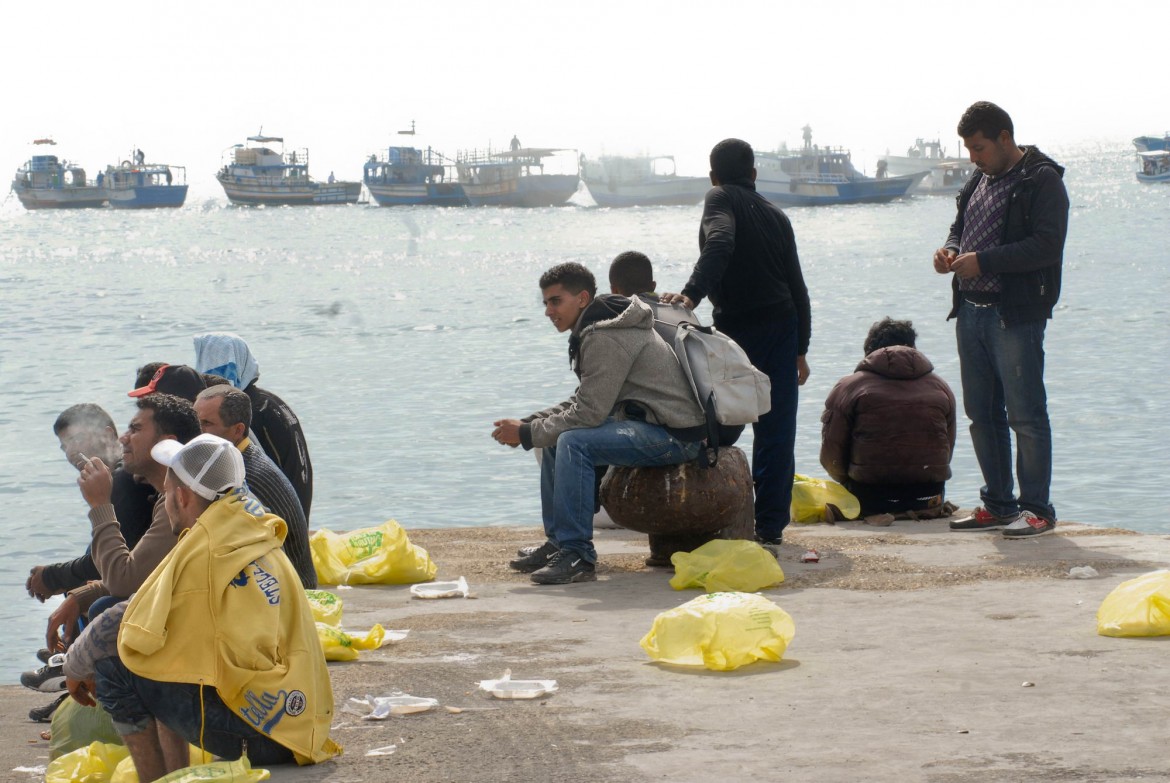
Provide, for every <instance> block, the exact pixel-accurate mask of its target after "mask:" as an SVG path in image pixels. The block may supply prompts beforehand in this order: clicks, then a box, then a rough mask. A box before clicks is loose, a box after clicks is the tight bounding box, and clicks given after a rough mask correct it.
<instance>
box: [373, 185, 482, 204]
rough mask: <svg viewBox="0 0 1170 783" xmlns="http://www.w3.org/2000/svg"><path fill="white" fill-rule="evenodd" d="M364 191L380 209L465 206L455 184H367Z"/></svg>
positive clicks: (459, 187)
mask: <svg viewBox="0 0 1170 783" xmlns="http://www.w3.org/2000/svg"><path fill="white" fill-rule="evenodd" d="M366 189H367V190H368V191H370V196H371V197H372V198H373V199H374V201H375V202H377V204H378V206H380V207H406V206H432V207H463V206H466V205H467V196H466V194H464V192H463V186H462V185H460V184H459V183H457V182H433V183H425V182H424V183H418V184H411V185H377V184H375V185H371V184H370V183H369V182H367V183H366Z"/></svg>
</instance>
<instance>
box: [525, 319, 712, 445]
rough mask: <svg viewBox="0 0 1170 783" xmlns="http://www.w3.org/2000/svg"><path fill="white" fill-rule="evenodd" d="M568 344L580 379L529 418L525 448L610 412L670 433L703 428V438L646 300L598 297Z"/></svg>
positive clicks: (699, 418) (695, 407)
mask: <svg viewBox="0 0 1170 783" xmlns="http://www.w3.org/2000/svg"><path fill="white" fill-rule="evenodd" d="M615 310H616V313H615V312H614V311H615ZM569 341H570V357H572V360H573V362H574V370H575V371H576V372H577V375H578V377H579V378H580V379H581V384H580V385H579V386H578V387H577V391H575V392H574V393H573V396H571V397H570V398H569V399H568V400H566V401H564V402H562V403H560V404H559V405H554V406H552V407H551V408H546V409H545V410H542V411H538V412H536V413H534V414H532V415H531V416H528V417H526V419H525V423H524V424H522V425H521V426H520V443H521V445H523V446H524V448H526V449H531V448H533V447H542V448H547V447H549V446H555V445H556V442H557V437H558V436H560V434H561V433H562V432H565V431H566V430H573V429H584V428H588V427H597V426H600V425H601V424H602V423H603V422H605V420H606V419H607V418H609V417H611V416H612V417H614V418H616V419H628V418H631V417H637V418H640V419H644V420H645V421H647V422H649V423H651V424H658V425H660V426H663V427H666V428H669V429H670V430H672V431H683V430H689V429H691V428H699V431H698V434H697V436H696V437H695V438H694V440H699V439H701V438H702V430H701V425H702V424H703V422H704V419H703V413H702V411H701V410H700V409H699V404H698V403H697V402H695V397H694V394H693V392H692V391H691V388H690V385H689V383H688V381H687V379H686V376H685V375H684V374H683V369H682V367H681V366H679V363H678V358H677V357H676V356H675V355H674V350H673V349H671V347H670V346H669V345H667V344H666V343H665V342H664V341H663V339H662V338H661V337H659V336H658V333H657V332H655V331H654V311H653V310H652V309H651V308H650V306H649V305H647V304H646V303H645V302H642V301H641V300H639V299H637V298H636V297H635V298H634V299H632V300H631V299H626V298H625V297H614V296H599V297H597V298H596V299H595V300H594V301H593V302H592V303H590V305H589V306H588V307H586V308H585V310H583V311H582V312H581V315H580V317H579V318H578V320H577V324H576V325H574V327H573V330H572V334H571V335H570V337H569ZM684 439H685V438H684Z"/></svg>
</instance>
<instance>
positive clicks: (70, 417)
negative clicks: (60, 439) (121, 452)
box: [53, 402, 118, 436]
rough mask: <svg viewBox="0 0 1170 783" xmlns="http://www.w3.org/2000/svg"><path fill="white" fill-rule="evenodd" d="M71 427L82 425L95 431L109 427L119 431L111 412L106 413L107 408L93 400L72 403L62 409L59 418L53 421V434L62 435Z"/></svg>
mask: <svg viewBox="0 0 1170 783" xmlns="http://www.w3.org/2000/svg"><path fill="white" fill-rule="evenodd" d="M69 427H81V428H83V429H87V430H94V431H99V430H102V429H105V428H106V427H109V428H110V429H112V430H113V431H114V432H117V431H118V427H117V426H116V425H115V424H114V419H113V418H112V417H111V416H110V414H108V413H106V409H105V408H103V407H102V406H100V405H98V404H97V403H93V402H82V403H78V404H77V405H70V406H69V407H68V408H66V409H65V410H63V411H61V414H60V415H59V416H57V420H56V421H55V422H53V434H54V435H57V436H60V434H61V433H62V432H64V431H65V430H66V429H68V428H69Z"/></svg>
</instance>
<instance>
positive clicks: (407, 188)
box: [362, 147, 467, 207]
mask: <svg viewBox="0 0 1170 783" xmlns="http://www.w3.org/2000/svg"><path fill="white" fill-rule="evenodd" d="M454 174H455V167H454V165H453V164H452V163H451V162H450V161H448V160H447V159H446V158H445V157H443V155H441V154H439V153H438V152H436V151H434V150H432V149H431V148H430V147H427V148H426V150H420V149H417V148H415V147H389V148H387V150H386V155H385V157H383V158H381V159H380V160H379V158H378V156H377V155H371V156H370V159H369V160H367V161H366V164H365V166H364V167H363V168H362V181H363V182H364V183H365V184H366V190H368V191H370V195H371V196H372V197H373V199H374V201H376V202H377V203H378V206H380V207H394V206H404V205H411V204H422V205H430V206H448V207H462V206H465V205H466V204H467V196H466V195H464V193H463V186H462V185H460V184H459V183H458V182H456V181H455V176H454Z"/></svg>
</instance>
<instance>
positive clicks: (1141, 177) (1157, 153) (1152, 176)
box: [1137, 149, 1170, 182]
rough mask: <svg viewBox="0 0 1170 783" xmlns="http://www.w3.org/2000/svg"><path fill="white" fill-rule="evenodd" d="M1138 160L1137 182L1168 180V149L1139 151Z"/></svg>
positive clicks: (1169, 172)
mask: <svg viewBox="0 0 1170 783" xmlns="http://www.w3.org/2000/svg"><path fill="white" fill-rule="evenodd" d="M1138 162H1139V163H1140V164H1141V171H1139V172H1138V173H1137V178H1138V182H1170V149H1162V150H1146V151H1145V152H1139V153H1138Z"/></svg>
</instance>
